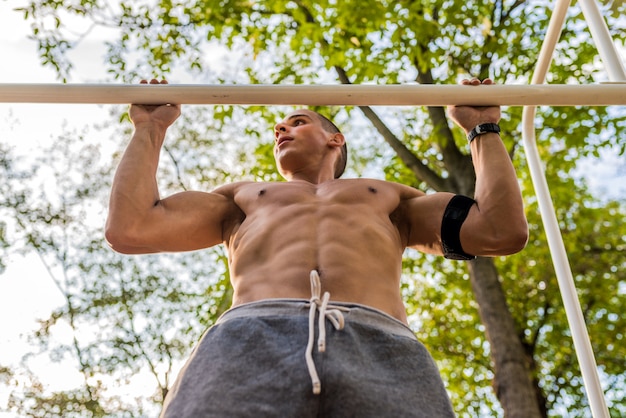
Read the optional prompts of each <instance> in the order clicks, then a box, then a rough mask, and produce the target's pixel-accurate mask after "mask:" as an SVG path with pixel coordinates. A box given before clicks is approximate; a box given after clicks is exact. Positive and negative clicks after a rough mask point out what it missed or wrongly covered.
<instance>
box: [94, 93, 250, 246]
mask: <svg viewBox="0 0 626 418" xmlns="http://www.w3.org/2000/svg"><path fill="white" fill-rule="evenodd" d="M179 114H180V108H179V106H173V105H167V106H166V105H163V106H158V107H151V106H137V105H133V106H131V109H130V116H131V120H132V121H133V124H134V125H135V132H134V134H133V137H132V139H131V141H130V143H129V145H128V147H127V149H126V151H125V153H124V155H123V157H122V160H121V161H120V164H119V166H118V169H117V171H116V173H115V177H114V179H113V185H112V189H111V196H110V201H109V214H108V218H107V222H106V230H105V236H106V239H107V241H108V242H109V244H110V245H111V247H112V248H113V249H114V250H116V251H118V252H122V253H126V254H142V253H154V252H161V251H168V252H171V251H191V250H197V249H200V248H206V247H210V246H212V245H216V244H220V243H222V242H223V241H224V237H223V228H224V226H225V225H227V224H228V221H229V220H232V219H233V218H236V217H238V216H241V215H240V214H241V211H240V210H239V209H238V207H237V206H236V205H235V203H234V200H233V197H232V193H230V194H229V193H228V188H224V189H223V191H222V192H220V193H204V192H182V193H178V194H175V195H173V196H170V197H168V198H166V199H161V198H160V196H159V191H158V187H157V181H156V171H157V166H158V162H159V154H160V150H161V146H162V144H163V140H164V138H165V133H166V131H167V128H168V127H169V126H170V125H171V124H172V123H173V122H174V120H176V118H177V117H178V115H179Z"/></svg>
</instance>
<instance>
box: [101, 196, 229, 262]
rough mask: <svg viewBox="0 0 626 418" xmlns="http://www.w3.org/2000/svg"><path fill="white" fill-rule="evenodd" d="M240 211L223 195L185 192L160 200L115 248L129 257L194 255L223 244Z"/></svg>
mask: <svg viewBox="0 0 626 418" xmlns="http://www.w3.org/2000/svg"><path fill="white" fill-rule="evenodd" d="M240 213H241V211H240V210H239V208H238V207H237V206H236V205H235V203H234V201H233V199H232V198H230V197H228V196H225V195H223V194H220V193H204V192H182V193H178V194H175V195H172V196H170V197H167V198H165V199H162V200H159V201H158V202H157V203H156V204H155V205H154V207H153V208H152V210H150V211H149V212H148V213H147V214H146V216H145V218H144V219H142V220H141V222H139V223H138V224H137V225H136V227H135V228H133V230H132V231H128V232H127V234H126V236H125V237H124V239H123V240H122V241H123V242H118V243H117V245H113V244H112V247H113V248H114V249H116V250H118V251H121V252H127V253H152V252H177V251H193V250H198V249H201V248H207V247H210V246H213V245H217V244H220V243H222V242H223V241H224V237H223V229H224V225H225V223H227V222H228V221H229V220H231V219H233V218H235V217H237V216H238V215H239V214H240Z"/></svg>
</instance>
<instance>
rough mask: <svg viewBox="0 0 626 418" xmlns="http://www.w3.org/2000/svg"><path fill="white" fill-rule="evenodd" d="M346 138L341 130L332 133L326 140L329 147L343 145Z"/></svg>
mask: <svg viewBox="0 0 626 418" xmlns="http://www.w3.org/2000/svg"><path fill="white" fill-rule="evenodd" d="M345 142H346V138H345V137H344V136H343V134H342V133H341V132H337V133H334V134H333V136H332V137H331V138H330V140H329V141H328V145H329V146H331V147H343V144H345Z"/></svg>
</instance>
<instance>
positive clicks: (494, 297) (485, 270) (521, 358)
mask: <svg viewBox="0 0 626 418" xmlns="http://www.w3.org/2000/svg"><path fill="white" fill-rule="evenodd" d="M468 267H469V272H470V278H471V283H472V289H473V291H474V295H475V297H476V301H477V302H478V310H479V314H480V317H481V320H482V323H483V325H484V326H485V329H486V334H487V340H488V341H489V344H490V347H491V361H492V362H493V365H494V373H495V378H494V382H493V387H494V390H495V392H496V396H497V397H498V400H499V401H500V404H501V405H502V408H503V409H504V415H505V417H507V418H542V417H543V416H544V414H542V413H541V410H542V408H540V406H539V405H538V402H537V396H536V389H535V385H534V383H533V378H532V375H531V370H530V365H529V364H528V362H527V358H526V355H525V352H524V347H523V345H522V342H521V341H520V339H519V337H518V333H517V330H516V328H515V321H514V320H513V317H512V316H511V313H510V311H509V308H508V306H507V303H506V298H505V295H504V291H503V290H502V285H501V284H500V281H499V277H498V272H497V270H496V267H495V265H494V262H493V260H492V259H490V258H480V257H479V258H477V259H476V260H474V261H471V262H469V263H468Z"/></svg>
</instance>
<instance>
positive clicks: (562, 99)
mask: <svg viewBox="0 0 626 418" xmlns="http://www.w3.org/2000/svg"><path fill="white" fill-rule="evenodd" d="M0 103H85V104H88V103H94V104H128V103H142V104H163V103H178V104H230V105H311V106H331V105H336V106H346V105H353V106H358V105H369V106H447V105H474V106H488V105H499V106H541V105H548V106H582V105H587V106H610V105H623V104H626V83H606V84H585V85H490V86H461V85H433V84H431V85H418V84H406V85H397V84H396V85H365V84H360V85H355V84H351V85H346V84H333V85H328V84H325V85H281V84H276V85H267V84H256V85H200V84H167V85H161V84H159V85H145V84H142V85H140V84H117V85H116V84H24V83H23V84H7V83H5V84H1V83H0Z"/></svg>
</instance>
